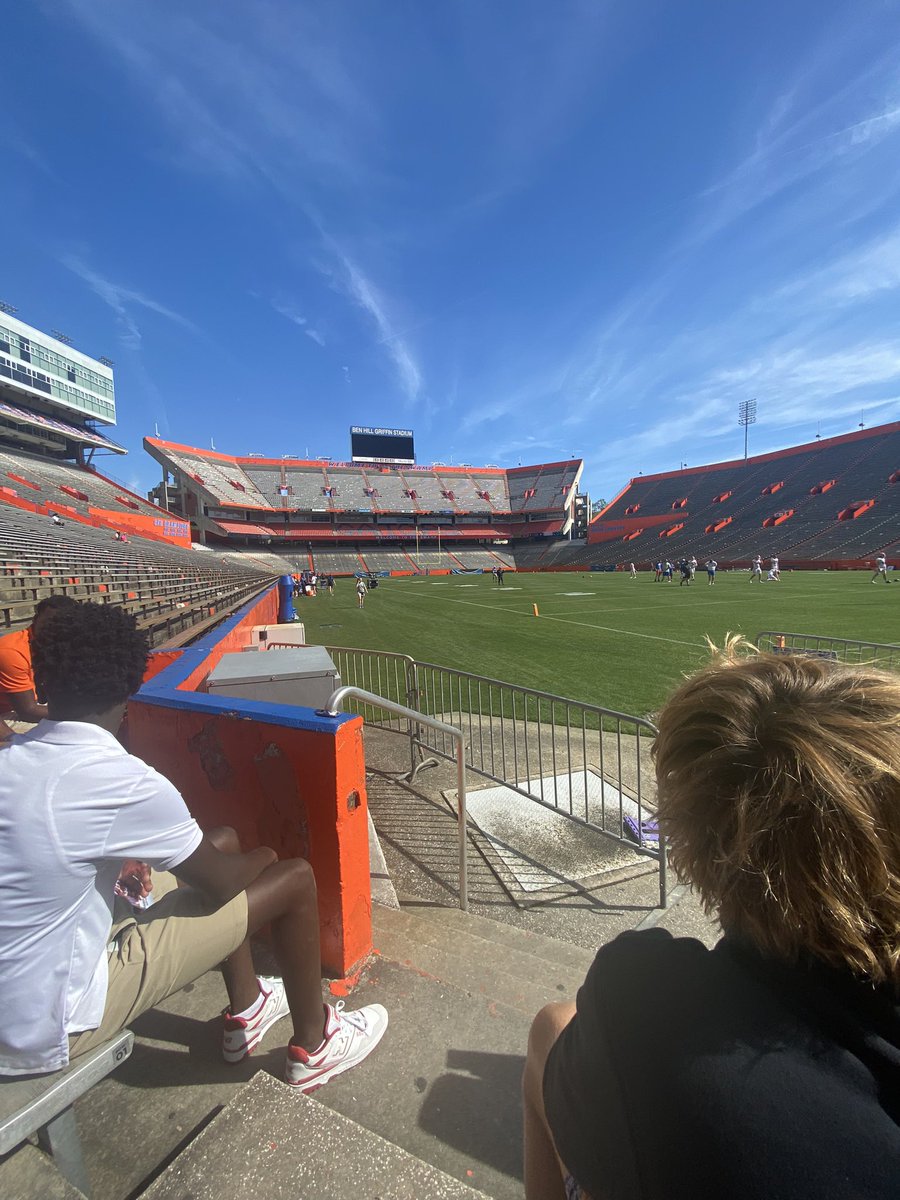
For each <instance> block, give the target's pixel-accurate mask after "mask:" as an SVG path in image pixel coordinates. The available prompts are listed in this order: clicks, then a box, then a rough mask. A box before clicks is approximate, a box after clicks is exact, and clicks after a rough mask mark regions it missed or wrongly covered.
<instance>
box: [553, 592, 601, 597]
mask: <svg viewBox="0 0 900 1200" xmlns="http://www.w3.org/2000/svg"><path fill="white" fill-rule="evenodd" d="M593 594H594V593H593V592H556V595H557V596H593Z"/></svg>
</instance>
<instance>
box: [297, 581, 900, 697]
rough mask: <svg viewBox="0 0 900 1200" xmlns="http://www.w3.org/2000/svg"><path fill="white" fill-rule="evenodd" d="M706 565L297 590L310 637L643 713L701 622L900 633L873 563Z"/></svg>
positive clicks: (723, 628)
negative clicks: (836, 567)
mask: <svg viewBox="0 0 900 1200" xmlns="http://www.w3.org/2000/svg"><path fill="white" fill-rule="evenodd" d="M701 572H702V569H701V571H698V574H697V578H696V580H695V581H694V583H693V584H692V585H691V586H690V587H679V584H678V580H677V579H676V580H675V581H674V582H673V583H666V584H663V583H654V582H653V576H652V575H650V574H648V573H644V574H640V575H639V576H638V578H637V579H636V580H631V579H630V578H629V577H628V576H627V575H623V574H621V573H616V574H606V573H585V574H580V573H579V574H576V573H574V572H572V573H569V572H564V573H563V572H560V573H554V574H526V573H523V574H521V575H518V574H516V573H514V572H510V573H508V574H507V576H506V586H505V587H503V588H500V587H498V586H497V584H496V583H495V582H494V580H493V578H492V576H490V575H442V576H434V577H432V576H428V577H424V578H422V577H420V578H409V579H383V580H379V587H378V588H377V589H376V590H375V591H374V592H372V593H370V594H369V596H368V597H367V598H366V606H365V608H364V609H363V610H362V611H361V612H360V611H359V610H358V609H357V607H356V597H355V595H354V593H353V581H352V580H348V579H339V580H337V583H336V593H335V595H334V596H333V597H329V596H328V595H327V594H326V593H322V594H320V595H319V596H318V597H317V598H316V599H315V600H299V599H298V600H296V601H295V602H294V603H295V607H296V609H297V612H298V614H299V616H300V618H301V620H303V621H304V622H305V623H306V632H307V639H308V640H309V641H310V642H315V643H321V644H324V645H334V646H357V647H362V648H366V649H378V650H391V651H395V652H398V653H403V654H409V655H411V656H412V657H413V658H417V659H419V660H420V661H424V662H433V663H438V664H440V665H442V666H451V667H456V668H458V669H459V670H464V671H471V672H473V673H475V674H479V675H488V676H492V677H493V678H495V679H502V680H506V681H508V682H510V683H518V684H521V685H523V686H526V687H534V688H538V689H540V690H543V691H548V692H555V693H557V694H558V695H562V696H567V697H570V698H572V699H576V700H585V701H588V702H590V703H593V704H601V705H604V706H605V707H608V708H615V709H619V710H620V711H623V712H629V713H635V714H638V715H644V714H647V713H653V712H655V711H656V710H657V709H658V708H659V706H660V704H661V702H662V700H663V699H664V697H665V696H666V694H667V692H668V691H669V690H670V689H671V687H672V685H673V684H674V683H675V682H676V681H677V680H678V679H679V678H680V676H681V675H682V674H683V673H684V672H686V671H690V670H691V669H692V668H693V667H695V666H696V665H698V664H699V663H701V662H702V661H703V660H704V658H705V653H706V651H705V636H706V635H708V636H709V637H710V638H711V639H712V640H713V641H714V642H721V641H722V639H723V638H724V635H725V633H726V632H728V631H729V630H730V631H732V632H735V633H742V634H744V635H745V636H747V637H749V638H750V639H751V640H752V639H753V638H754V637H755V636H756V634H757V633H758V632H759V631H760V630H783V631H785V632H792V633H817V634H825V635H831V636H835V637H847V638H859V639H862V640H865V641H873V642H890V643H895V642H897V641H898V633H900V586H896V585H892V586H890V587H888V586H886V585H885V584H884V583H883V582H882V581H879V582H877V583H876V584H875V585H874V586H870V584H869V580H870V579H871V572H862V571H841V572H825V571H822V572H818V571H817V572H813V571H803V572H797V573H795V574H791V573H785V574H784V575H783V576H782V580H781V583H752V584H751V583H749V582H748V575H747V573H746V572H722V573H720V574H719V576H718V578H717V581H716V584H715V586H714V587H709V586H708V585H707V581H706V574H705V572H702V573H701ZM898 576H900V573H898ZM898 583H900V578H898ZM534 604H537V606H538V611H539V613H540V616H539V617H535V616H534V615H533V610H532V606H533V605H534Z"/></svg>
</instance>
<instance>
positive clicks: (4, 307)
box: [0, 300, 19, 317]
mask: <svg viewBox="0 0 900 1200" xmlns="http://www.w3.org/2000/svg"><path fill="white" fill-rule="evenodd" d="M18 311H19V310H18V309H17V308H16V306H15V305H14V304H7V303H6V301H5V300H0V312H4V313H6V314H7V315H8V316H10V317H11V316H13V315H14V314H15V313H17V312H18Z"/></svg>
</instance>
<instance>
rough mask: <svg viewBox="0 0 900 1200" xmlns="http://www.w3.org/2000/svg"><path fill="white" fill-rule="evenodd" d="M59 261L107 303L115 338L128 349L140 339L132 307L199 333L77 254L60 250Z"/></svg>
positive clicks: (185, 320) (134, 347) (138, 344)
mask: <svg viewBox="0 0 900 1200" xmlns="http://www.w3.org/2000/svg"><path fill="white" fill-rule="evenodd" d="M59 261H60V262H61V263H62V265H63V266H64V267H66V268H67V269H68V270H69V271H72V272H73V274H75V275H77V276H78V277H79V279H83V280H84V282H85V283H86V284H87V285H88V287H90V289H91V291H92V292H93V293H94V295H96V296H99V297H100V299H101V300H102V301H103V302H104V304H106V305H108V306H109V307H110V308H111V309H112V311H113V312H114V313H115V314H116V318H117V323H118V326H119V340H120V341H121V342H122V344H123V345H124V346H126V347H127V348H128V349H131V350H139V349H140V347H141V342H142V335H141V331H140V329H139V327H138V324H137V321H136V320H135V317H134V314H133V311H132V310H133V309H134V308H143V309H146V310H148V311H149V312H153V313H156V314H157V315H158V316H161V317H165V318H166V320H168V321H172V322H174V323H175V324H176V325H180V326H181V328H182V329H187V330H188V331H189V332H190V333H193V334H200V330H199V329H198V328H197V326H196V325H195V324H194V322H193V321H190V320H189V319H188V318H187V317H184V316H182V315H181V313H178V312H175V310H174V309H172V308H169V307H167V306H166V305H165V304H160V302H159V301H158V300H154V299H153V298H152V297H151V296H147V295H145V294H144V293H143V292H139V291H137V290H136V289H135V288H132V287H126V286H123V285H122V284H118V283H114V282H113V281H112V280H111V279H107V278H105V277H104V276H103V275H101V274H100V273H99V272H98V271H96V270H94V268H93V267H91V266H90V265H89V264H88V263H86V262H85V260H84V259H83V258H82V257H81V256H80V255H78V254H73V253H67V254H63V255H62V256H61V257H60V260H59Z"/></svg>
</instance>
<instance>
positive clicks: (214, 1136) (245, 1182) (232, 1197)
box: [142, 1071, 484, 1200]
mask: <svg viewBox="0 0 900 1200" xmlns="http://www.w3.org/2000/svg"><path fill="white" fill-rule="evenodd" d="M142 1195H143V1196H144V1197H145V1200H185V1198H186V1197H190V1200H246V1198H247V1197H248V1196H266V1197H267V1198H269V1200H307V1198H308V1200H320V1197H325V1196H353V1197H355V1198H356V1200H410V1197H413V1196H431V1197H434V1200H477V1198H478V1197H479V1196H483V1195H484V1193H483V1192H476V1191H474V1190H473V1189H472V1188H470V1187H467V1186H466V1185H465V1184H464V1183H459V1182H458V1181H457V1180H456V1179H452V1178H451V1177H450V1176H449V1175H445V1174H444V1172H443V1171H438V1170H437V1169H436V1168H435V1167H431V1166H429V1165H428V1164H427V1163H423V1162H422V1161H421V1160H420V1159H417V1158H414V1157H413V1156H412V1155H411V1154H407V1153H406V1151H404V1150H400V1149H399V1148H398V1147H397V1146H393V1145H391V1143H390V1142H386V1141H385V1140H384V1139H383V1138H380V1137H378V1136H377V1135H376V1134H374V1133H369V1131H368V1130H366V1129H363V1127H362V1126H361V1125H359V1124H357V1123H356V1121H351V1120H350V1119H349V1118H348V1117H341V1116H339V1115H338V1114H336V1113H333V1112H329V1110H328V1109H327V1108H325V1107H324V1105H322V1104H319V1103H318V1102H317V1101H316V1100H312V1099H307V1097H305V1096H303V1095H300V1094H299V1093H298V1092H295V1091H294V1090H293V1089H292V1088H290V1087H288V1085H287V1084H286V1083H279V1081H278V1080H277V1079H273V1078H272V1076H271V1075H266V1074H265V1073H264V1072H262V1071H261V1072H260V1073H259V1074H258V1075H257V1076H255V1077H254V1079H252V1080H251V1082H250V1083H248V1084H246V1086H244V1087H243V1088H241V1090H240V1091H239V1092H238V1094H237V1095H236V1096H235V1097H234V1099H233V1100H231V1101H230V1102H229V1103H228V1104H227V1105H226V1106H225V1108H224V1109H223V1110H222V1112H221V1113H219V1115H218V1116H217V1117H216V1118H215V1119H214V1120H213V1121H212V1122H211V1124H209V1125H207V1127H206V1128H205V1129H204V1130H203V1132H202V1133H201V1134H200V1135H199V1136H198V1137H196V1138H195V1139H194V1141H193V1142H191V1144H190V1145H189V1146H188V1148H187V1149H186V1150H185V1151H183V1153H181V1154H180V1155H179V1156H178V1158H176V1159H175V1161H174V1162H173V1163H172V1164H171V1165H170V1166H169V1167H168V1168H167V1169H166V1171H165V1172H164V1173H163V1174H162V1175H161V1176H160V1177H159V1179H157V1181H156V1182H155V1183H154V1184H152V1185H151V1186H150V1187H149V1188H148V1189H147V1190H146V1191H145V1192H143V1193H142Z"/></svg>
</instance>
